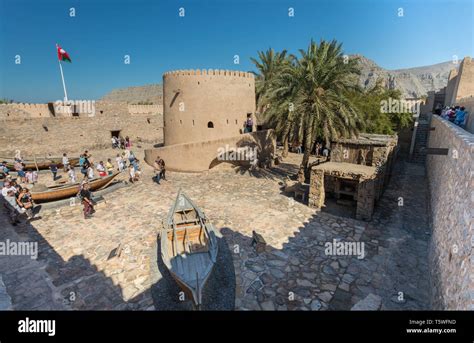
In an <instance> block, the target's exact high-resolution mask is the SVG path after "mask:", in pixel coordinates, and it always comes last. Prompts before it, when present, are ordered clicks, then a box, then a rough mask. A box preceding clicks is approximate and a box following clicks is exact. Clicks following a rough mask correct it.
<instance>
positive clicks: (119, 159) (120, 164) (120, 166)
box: [115, 154, 125, 172]
mask: <svg viewBox="0 0 474 343" xmlns="http://www.w3.org/2000/svg"><path fill="white" fill-rule="evenodd" d="M115 162H117V168H118V170H119V171H120V172H123V170H124V167H125V166H124V163H123V162H124V161H123V158H122V156H120V154H117V157H116V158H115Z"/></svg>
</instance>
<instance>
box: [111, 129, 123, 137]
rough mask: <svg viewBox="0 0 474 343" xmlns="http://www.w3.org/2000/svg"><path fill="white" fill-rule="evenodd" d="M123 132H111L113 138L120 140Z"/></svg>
mask: <svg viewBox="0 0 474 343" xmlns="http://www.w3.org/2000/svg"><path fill="white" fill-rule="evenodd" d="M120 131H121V130H115V131H110V135H111V137H115V138H119V137H120Z"/></svg>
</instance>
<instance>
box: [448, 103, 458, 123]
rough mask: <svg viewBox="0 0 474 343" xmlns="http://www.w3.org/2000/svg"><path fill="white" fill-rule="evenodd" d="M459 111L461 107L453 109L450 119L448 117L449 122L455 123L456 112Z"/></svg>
mask: <svg viewBox="0 0 474 343" xmlns="http://www.w3.org/2000/svg"><path fill="white" fill-rule="evenodd" d="M458 109H459V106H455V107H451V112H449V117H448V120H449V121H450V122H454V120H455V119H456V112H457V110H458Z"/></svg>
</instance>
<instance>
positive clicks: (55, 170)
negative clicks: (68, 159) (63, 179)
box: [49, 162, 58, 181]
mask: <svg viewBox="0 0 474 343" xmlns="http://www.w3.org/2000/svg"><path fill="white" fill-rule="evenodd" d="M49 170H51V173H52V174H53V181H56V175H57V174H58V165H57V164H56V163H54V162H53V163H51V164H50V165H49Z"/></svg>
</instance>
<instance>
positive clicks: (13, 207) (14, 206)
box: [2, 189, 25, 226]
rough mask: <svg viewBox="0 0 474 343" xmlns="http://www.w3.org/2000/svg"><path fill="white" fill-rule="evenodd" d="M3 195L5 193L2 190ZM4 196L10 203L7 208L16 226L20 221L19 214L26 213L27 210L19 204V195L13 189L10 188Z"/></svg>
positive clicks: (12, 222) (11, 220)
mask: <svg viewBox="0 0 474 343" xmlns="http://www.w3.org/2000/svg"><path fill="white" fill-rule="evenodd" d="M2 195H3V190H2ZM4 198H5V200H6V202H7V205H8V207H7V208H8V211H9V217H10V222H11V224H12V225H14V226H16V224H18V223H19V222H20V221H19V220H18V216H19V215H20V214H21V213H24V211H25V210H24V209H22V208H20V206H18V203H17V201H16V199H17V197H16V194H15V191H14V190H13V189H9V190H8V191H7V192H6V194H5V195H4Z"/></svg>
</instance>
